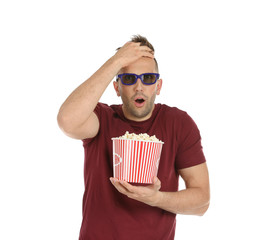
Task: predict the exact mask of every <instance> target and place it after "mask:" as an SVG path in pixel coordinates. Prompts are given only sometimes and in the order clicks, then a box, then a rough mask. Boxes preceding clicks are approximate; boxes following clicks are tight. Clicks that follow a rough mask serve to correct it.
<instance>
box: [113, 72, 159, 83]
mask: <svg viewBox="0 0 264 240" xmlns="http://www.w3.org/2000/svg"><path fill="white" fill-rule="evenodd" d="M149 74H151V75H154V76H155V81H154V82H153V83H146V82H144V76H145V75H149ZM123 76H135V80H134V82H133V83H125V82H124V81H123ZM159 76H160V75H159V74H158V73H142V74H140V75H137V74H134V73H123V74H119V75H117V78H116V81H117V80H118V79H119V78H120V79H121V82H122V84H124V85H133V84H135V83H136V82H137V80H138V79H139V78H140V80H141V82H142V83H143V84H144V85H152V84H155V83H156V82H157V80H158V79H159Z"/></svg>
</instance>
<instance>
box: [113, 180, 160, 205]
mask: <svg viewBox="0 0 264 240" xmlns="http://www.w3.org/2000/svg"><path fill="white" fill-rule="evenodd" d="M110 181H111V183H112V184H113V185H114V187H115V188H116V189H117V190H118V191H119V192H120V193H122V194H124V195H126V196H128V197H129V198H132V199H134V200H137V201H140V202H143V203H145V204H148V205H150V206H156V204H157V202H159V201H160V199H161V198H162V192H160V191H159V190H160V187H161V182H160V180H159V179H158V178H157V177H154V180H153V184H150V185H147V186H133V185H131V184H129V183H128V182H126V181H122V180H118V179H117V178H110Z"/></svg>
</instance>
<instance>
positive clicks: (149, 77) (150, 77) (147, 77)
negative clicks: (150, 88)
mask: <svg viewBox="0 0 264 240" xmlns="http://www.w3.org/2000/svg"><path fill="white" fill-rule="evenodd" d="M155 81H156V75H155V74H151V73H148V74H144V75H143V82H144V83H146V84H152V83H155Z"/></svg>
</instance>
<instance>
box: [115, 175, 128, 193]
mask: <svg viewBox="0 0 264 240" xmlns="http://www.w3.org/2000/svg"><path fill="white" fill-rule="evenodd" d="M111 182H112V184H113V185H114V187H115V188H116V189H117V191H119V192H120V193H122V194H125V195H127V194H128V193H129V191H128V190H127V189H126V188H125V187H124V186H123V185H122V184H121V183H120V182H119V180H118V179H112V180H111Z"/></svg>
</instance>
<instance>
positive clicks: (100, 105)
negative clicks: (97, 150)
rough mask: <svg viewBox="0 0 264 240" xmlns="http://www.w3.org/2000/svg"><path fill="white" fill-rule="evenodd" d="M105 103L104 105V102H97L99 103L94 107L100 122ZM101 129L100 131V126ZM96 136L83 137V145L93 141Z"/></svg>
mask: <svg viewBox="0 0 264 240" xmlns="http://www.w3.org/2000/svg"><path fill="white" fill-rule="evenodd" d="M103 105H104V104H103V103H97V105H96V107H95V109H94V113H95V114H96V116H97V117H98V119H99V122H101V117H102V108H103ZM99 131H100V127H99ZM95 137H96V136H95ZM95 137H93V138H86V139H83V140H82V141H83V146H85V145H87V144H89V143H90V142H92V141H93V139H94V138H95Z"/></svg>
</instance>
